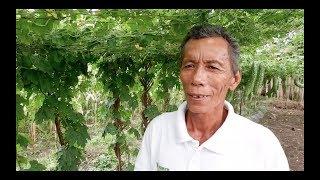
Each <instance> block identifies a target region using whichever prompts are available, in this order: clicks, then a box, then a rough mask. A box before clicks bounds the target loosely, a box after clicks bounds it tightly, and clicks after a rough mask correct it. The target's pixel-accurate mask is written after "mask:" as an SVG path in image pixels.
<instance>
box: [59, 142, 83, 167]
mask: <svg viewBox="0 0 320 180" xmlns="http://www.w3.org/2000/svg"><path fill="white" fill-rule="evenodd" d="M81 152H82V150H81V149H79V148H76V147H74V146H67V147H64V148H63V149H62V150H61V151H59V152H58V156H59V158H58V166H57V170H60V171H61V170H62V171H76V170H78V166H79V164H80V163H81V160H82V159H83V155H82V153H81Z"/></svg>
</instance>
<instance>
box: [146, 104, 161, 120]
mask: <svg viewBox="0 0 320 180" xmlns="http://www.w3.org/2000/svg"><path fill="white" fill-rule="evenodd" d="M159 113H160V112H159V110H158V108H157V106H156V105H151V106H148V107H147V108H146V110H145V112H144V114H145V115H146V117H147V118H148V119H149V120H152V119H153V118H155V117H156V116H157V115H159Z"/></svg>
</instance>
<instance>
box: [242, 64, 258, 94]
mask: <svg viewBox="0 0 320 180" xmlns="http://www.w3.org/2000/svg"><path fill="white" fill-rule="evenodd" d="M258 67H259V66H258V64H257V63H256V62H253V63H252V66H251V71H250V72H251V76H250V80H249V81H248V83H247V84H246V87H245V92H244V100H247V99H249V98H250V97H251V96H250V95H251V94H252V91H253V88H254V84H255V81H256V79H257V74H258Z"/></svg>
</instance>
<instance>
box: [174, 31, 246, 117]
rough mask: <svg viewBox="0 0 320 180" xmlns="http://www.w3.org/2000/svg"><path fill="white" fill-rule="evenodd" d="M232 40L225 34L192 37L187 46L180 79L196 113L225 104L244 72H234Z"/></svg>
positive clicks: (189, 105) (191, 109)
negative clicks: (231, 50)
mask: <svg viewBox="0 0 320 180" xmlns="http://www.w3.org/2000/svg"><path fill="white" fill-rule="evenodd" d="M229 57H230V56H229V53H228V42H227V41H226V40H224V39H223V38H221V37H215V38H203V39H190V40H189V41H188V42H187V43H186V45H185V48H184V55H183V57H182V66H181V69H180V80H181V82H182V85H183V89H184V92H185V95H186V99H187V102H188V109H189V110H190V111H191V112H193V113H206V112H210V111H212V110H213V108H215V107H218V106H222V107H223V104H224V100H225V97H226V94H227V92H228V89H231V90H234V89H235V88H236V86H237V85H238V84H239V82H240V74H239V73H237V75H236V76H234V75H233V73H232V67H231V61H230V59H229Z"/></svg>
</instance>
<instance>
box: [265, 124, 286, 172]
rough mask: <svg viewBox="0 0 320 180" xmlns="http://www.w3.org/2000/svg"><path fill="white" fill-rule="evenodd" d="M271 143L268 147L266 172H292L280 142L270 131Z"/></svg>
mask: <svg viewBox="0 0 320 180" xmlns="http://www.w3.org/2000/svg"><path fill="white" fill-rule="evenodd" d="M268 131H269V143H268V147H266V149H265V150H266V151H265V152H266V157H265V170H267V171H290V168H289V163H288V159H287V157H286V154H285V152H284V150H283V148H282V146H281V144H280V142H279V140H278V138H277V137H276V136H275V135H274V134H273V133H272V132H271V130H269V129H268Z"/></svg>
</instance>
